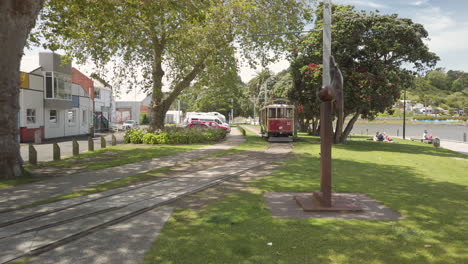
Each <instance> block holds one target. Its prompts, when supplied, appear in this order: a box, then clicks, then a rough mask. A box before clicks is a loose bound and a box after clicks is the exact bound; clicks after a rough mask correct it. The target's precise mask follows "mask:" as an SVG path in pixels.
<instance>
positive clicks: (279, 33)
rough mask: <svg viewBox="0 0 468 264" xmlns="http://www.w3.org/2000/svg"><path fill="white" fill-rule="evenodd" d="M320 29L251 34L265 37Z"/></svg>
mask: <svg viewBox="0 0 468 264" xmlns="http://www.w3.org/2000/svg"><path fill="white" fill-rule="evenodd" d="M319 31H322V30H321V29H312V30H304V31H289V32H275V33H266V34H252V35H250V36H252V37H265V36H277V35H288V34H303V33H310V32H319Z"/></svg>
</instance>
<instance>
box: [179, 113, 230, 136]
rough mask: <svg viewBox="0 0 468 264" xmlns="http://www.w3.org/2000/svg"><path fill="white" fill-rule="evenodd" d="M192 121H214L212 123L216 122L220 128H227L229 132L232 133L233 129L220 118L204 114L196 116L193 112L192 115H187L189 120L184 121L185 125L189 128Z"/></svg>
mask: <svg viewBox="0 0 468 264" xmlns="http://www.w3.org/2000/svg"><path fill="white" fill-rule="evenodd" d="M192 121H212V122H216V123H217V124H218V125H220V126H224V127H227V128H228V129H227V130H228V132H230V131H231V127H230V126H229V124H227V123H225V122H223V121H221V119H220V118H219V117H218V116H214V115H207V114H205V113H202V114H198V113H196V114H194V113H193V112H192V113H187V118H185V120H184V125H185V126H187V125H188V124H190V123H191V122H192Z"/></svg>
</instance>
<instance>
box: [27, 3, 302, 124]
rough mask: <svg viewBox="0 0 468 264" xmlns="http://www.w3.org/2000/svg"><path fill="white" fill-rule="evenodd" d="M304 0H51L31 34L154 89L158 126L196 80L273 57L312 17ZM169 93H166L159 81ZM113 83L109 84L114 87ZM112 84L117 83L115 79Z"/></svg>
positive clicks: (120, 75) (153, 118) (212, 76)
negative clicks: (287, 33) (274, 34)
mask: <svg viewBox="0 0 468 264" xmlns="http://www.w3.org/2000/svg"><path fill="white" fill-rule="evenodd" d="M308 3H309V1H306V0H284V1H268V0H260V1H258V0H247V1H246V0H229V1H221V0H215V1H193V0H160V1H146V0H117V1H116V0H100V1H95V0H66V1H65V0H49V1H48V2H47V5H46V6H45V8H44V11H43V13H42V15H41V21H42V23H41V26H40V27H39V29H38V31H37V32H36V34H35V35H33V36H34V38H35V39H36V40H37V39H42V38H44V39H46V40H47V44H46V45H45V47H47V48H50V49H52V50H56V49H63V50H65V51H66V52H67V53H68V54H69V55H71V56H72V57H75V58H78V59H79V60H81V61H84V60H87V59H90V60H92V61H93V62H95V63H96V64H97V65H98V66H102V65H106V64H108V63H110V62H112V64H113V67H114V74H115V76H116V79H120V80H126V81H130V82H132V84H133V85H135V84H138V85H140V86H141V87H143V88H144V89H146V90H147V91H150V92H151V94H152V104H153V105H152V110H153V113H154V114H153V115H152V122H151V123H152V126H153V128H161V127H162V126H163V125H164V115H165V112H166V111H167V110H168V109H169V107H170V105H171V104H172V102H173V101H174V99H175V98H176V97H177V96H178V95H179V94H180V93H181V92H182V91H183V90H185V89H187V88H188V87H190V85H191V82H192V81H194V80H196V79H197V80H203V79H205V80H212V79H216V78H218V77H219V73H220V72H226V71H229V70H232V69H236V67H237V65H238V59H237V57H236V55H238V56H240V57H242V58H245V59H246V60H247V61H248V62H250V63H251V64H255V63H256V61H257V60H260V62H262V63H264V62H265V61H268V60H270V59H274V58H275V57H276V56H277V55H278V54H280V53H281V52H282V51H283V50H284V47H285V46H286V45H287V44H288V43H289V41H290V39H289V36H284V37H272V36H256V37H253V35H255V34H259V33H268V32H284V31H297V30H301V29H302V28H303V26H304V24H305V23H307V22H308V21H309V20H310V17H311V16H310V8H311V7H310V5H309V4H308ZM117 77H123V78H117ZM164 83H166V84H167V90H169V94H168V95H167V96H164V93H163V92H164V91H163V84H164ZM115 85H116V84H114V86H115ZM117 85H118V84H117Z"/></svg>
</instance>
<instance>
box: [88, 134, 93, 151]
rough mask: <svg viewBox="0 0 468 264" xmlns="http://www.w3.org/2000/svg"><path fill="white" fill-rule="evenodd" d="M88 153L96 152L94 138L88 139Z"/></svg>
mask: <svg viewBox="0 0 468 264" xmlns="http://www.w3.org/2000/svg"><path fill="white" fill-rule="evenodd" d="M88 151H94V141H93V138H92V137H88Z"/></svg>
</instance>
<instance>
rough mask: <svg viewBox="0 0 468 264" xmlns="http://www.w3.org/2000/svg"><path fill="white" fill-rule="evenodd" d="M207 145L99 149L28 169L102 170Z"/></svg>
mask: <svg viewBox="0 0 468 264" xmlns="http://www.w3.org/2000/svg"><path fill="white" fill-rule="evenodd" d="M204 146H207V145H144V144H139V145H135V144H124V145H118V146H112V147H108V148H105V149H98V150H96V151H94V152H85V153H82V154H80V155H79V156H77V157H69V158H66V159H63V160H60V161H51V162H44V163H39V164H38V165H37V166H31V165H27V166H26V167H27V168H35V167H51V166H52V167H63V168H68V167H72V166H77V165H79V166H84V168H85V169H87V170H100V169H105V168H109V167H115V166H120V165H125V164H129V163H135V162H139V161H143V160H148V159H153V158H158V157H162V156H167V155H171V154H175V153H178V152H184V151H189V150H192V149H197V148H201V147H204Z"/></svg>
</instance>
